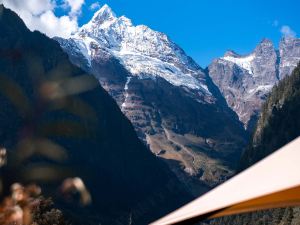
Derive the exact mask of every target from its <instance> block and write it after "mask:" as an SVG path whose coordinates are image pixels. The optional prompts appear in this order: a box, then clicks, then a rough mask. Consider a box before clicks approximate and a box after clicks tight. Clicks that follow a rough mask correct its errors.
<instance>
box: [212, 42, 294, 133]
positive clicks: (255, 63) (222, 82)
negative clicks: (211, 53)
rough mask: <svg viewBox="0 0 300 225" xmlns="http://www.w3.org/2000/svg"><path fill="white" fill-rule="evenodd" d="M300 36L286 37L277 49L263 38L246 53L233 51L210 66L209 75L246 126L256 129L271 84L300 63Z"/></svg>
mask: <svg viewBox="0 0 300 225" xmlns="http://www.w3.org/2000/svg"><path fill="white" fill-rule="evenodd" d="M299 46H300V39H296V38H283V39H282V40H281V42H280V51H279V52H278V51H277V50H276V49H275V48H274V46H273V44H272V42H271V41H270V40H267V39H264V40H263V41H262V42H261V43H260V44H259V45H258V46H257V47H256V48H255V50H254V51H253V52H252V53H250V54H249V55H246V56H241V55H238V54H237V53H234V52H232V51H229V52H227V53H226V54H225V56H224V57H222V58H219V59H216V60H214V61H213V62H212V64H211V65H210V66H209V75H210V76H211V78H212V80H213V82H214V83H215V84H216V85H217V86H218V88H219V89H220V91H221V92H222V94H223V96H224V98H225V99H226V101H227V104H228V105H229V107H231V108H232V109H233V111H235V112H236V113H237V115H238V116H239V119H240V121H241V122H243V123H244V127H245V128H246V129H248V130H252V129H253V125H254V123H255V122H256V120H257V115H258V114H259V112H260V108H261V105H262V103H263V102H264V101H265V99H266V96H267V95H268V93H269V92H270V91H271V89H272V87H273V86H274V85H275V84H276V83H277V82H278V81H279V80H280V79H282V78H283V77H284V76H285V75H286V74H290V73H291V71H292V70H293V69H294V68H295V67H296V66H297V63H298V62H299V60H300V47H299Z"/></svg>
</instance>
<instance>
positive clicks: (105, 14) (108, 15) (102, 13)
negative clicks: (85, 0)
mask: <svg viewBox="0 0 300 225" xmlns="http://www.w3.org/2000/svg"><path fill="white" fill-rule="evenodd" d="M113 19H116V14H115V13H114V12H113V11H112V9H111V8H110V7H109V6H108V5H107V4H105V5H104V6H103V7H102V8H101V9H99V10H98V11H97V12H96V13H95V14H94V16H93V18H92V20H91V21H92V22H98V23H102V22H104V21H108V20H113Z"/></svg>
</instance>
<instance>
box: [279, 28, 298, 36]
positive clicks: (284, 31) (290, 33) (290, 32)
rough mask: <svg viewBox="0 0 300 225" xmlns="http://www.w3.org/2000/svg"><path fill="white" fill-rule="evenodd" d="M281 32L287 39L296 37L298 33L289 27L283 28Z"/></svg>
mask: <svg viewBox="0 0 300 225" xmlns="http://www.w3.org/2000/svg"><path fill="white" fill-rule="evenodd" d="M280 32H281V33H282V35H283V36H285V37H296V32H295V31H293V30H292V28H290V27H289V26H287V25H284V26H282V27H281V29H280Z"/></svg>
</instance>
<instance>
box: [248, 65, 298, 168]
mask: <svg viewBox="0 0 300 225" xmlns="http://www.w3.org/2000/svg"><path fill="white" fill-rule="evenodd" d="M299 115H300V65H298V67H296V69H295V70H294V71H293V72H292V74H291V75H290V76H288V77H285V78H283V80H281V81H280V82H279V84H278V85H277V86H275V87H274V88H273V90H272V92H271V94H270V96H269V97H268V99H267V101H266V103H265V104H264V105H263V107H262V113H261V116H260V118H259V121H258V123H257V126H256V130H255V132H254V135H253V139H252V141H251V143H250V146H249V147H248V148H247V150H246V151H245V153H244V154H243V157H242V168H246V167H248V166H250V165H252V164H254V163H255V162H257V161H259V160H260V159H262V158H264V157H265V156H267V155H269V154H270V153H272V152H273V151H275V150H277V149H279V148H280V147H282V146H283V145H285V144H286V143H288V142H290V141H292V140H293V139H295V138H296V137H298V136H299V135H300V129H299V128H300V119H299Z"/></svg>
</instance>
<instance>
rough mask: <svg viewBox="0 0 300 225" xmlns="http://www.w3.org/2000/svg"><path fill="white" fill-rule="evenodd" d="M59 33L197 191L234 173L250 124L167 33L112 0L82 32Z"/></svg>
mask: <svg viewBox="0 0 300 225" xmlns="http://www.w3.org/2000/svg"><path fill="white" fill-rule="evenodd" d="M57 40H58V41H59V43H60V44H61V46H62V47H63V49H64V50H65V51H66V52H67V53H68V55H69V57H70V59H71V61H72V62H73V63H75V64H76V65H79V66H80V67H81V68H83V69H85V70H86V71H88V72H91V73H92V74H94V75H95V76H96V77H97V78H98V80H99V81H100V83H101V85H102V86H103V87H104V88H105V89H106V90H107V91H108V92H109V93H110V95H111V96H113V98H114V99H115V100H116V101H117V103H118V105H119V107H120V108H121V110H122V112H123V113H124V114H125V115H126V116H127V117H128V118H129V119H130V121H131V122H132V124H133V125H134V127H135V130H136V132H137V134H138V136H139V137H140V139H141V140H143V141H144V143H145V144H147V145H148V146H149V148H150V149H151V151H152V152H153V153H154V154H155V155H157V157H159V158H160V159H162V160H163V161H165V162H167V164H168V165H169V167H170V168H171V169H172V171H173V172H174V173H175V174H176V175H177V177H178V178H179V179H180V180H181V181H182V182H183V183H185V184H186V186H187V187H188V189H189V190H190V191H191V192H192V193H193V194H199V193H203V192H204V191H206V190H208V188H211V187H213V186H215V185H217V184H218V183H220V182H222V181H224V180H225V179H227V178H228V177H230V176H231V175H232V173H233V170H234V166H235V162H237V160H238V159H239V157H240V153H241V149H242V146H243V145H244V144H245V131H244V129H243V127H242V124H241V123H240V122H239V120H238V118H237V116H236V115H235V113H234V112H233V111H232V110H231V109H230V108H229V107H228V106H227V104H226V102H225V100H224V99H223V97H222V96H221V94H220V93H219V92H218V90H217V88H216V87H215V85H214V84H213V83H212V82H211V79H210V78H209V77H208V75H207V73H206V72H205V71H204V70H203V69H201V68H200V66H198V65H197V64H196V63H195V62H194V61H193V60H192V59H191V58H190V57H188V56H187V55H186V54H185V52H184V51H183V50H182V49H181V48H180V47H179V46H177V45H176V44H175V43H173V42H172V41H171V40H170V39H169V38H168V37H167V36H166V35H165V34H163V33H160V32H156V31H153V30H151V29H150V28H148V27H146V26H143V25H142V26H134V25H133V24H132V22H131V21H130V20H129V19H127V18H126V17H124V16H122V17H116V15H115V14H114V13H113V12H112V10H111V9H110V8H109V7H108V6H107V5H105V6H104V7H103V8H102V9H100V10H99V11H98V12H96V14H95V16H94V17H93V19H92V20H91V21H90V22H89V23H87V24H86V25H84V26H83V27H82V28H81V29H80V30H79V32H78V33H77V34H74V35H73V36H72V37H71V38H70V39H67V40H64V39H57Z"/></svg>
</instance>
